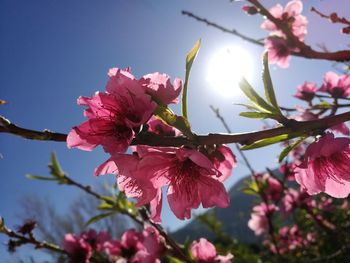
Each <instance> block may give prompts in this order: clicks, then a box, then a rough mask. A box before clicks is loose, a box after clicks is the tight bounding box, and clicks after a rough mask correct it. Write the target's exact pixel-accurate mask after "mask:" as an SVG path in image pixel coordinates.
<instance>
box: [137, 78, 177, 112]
mask: <svg viewBox="0 0 350 263" xmlns="http://www.w3.org/2000/svg"><path fill="white" fill-rule="evenodd" d="M140 83H141V84H142V86H143V87H144V88H145V90H146V93H147V94H149V95H151V96H152V97H153V99H154V100H155V101H157V102H158V103H162V104H165V105H168V104H169V103H178V99H177V97H178V96H179V94H180V92H181V89H182V81H181V79H179V78H176V79H175V80H174V85H172V84H171V83H170V77H169V76H168V75H166V74H160V73H158V72H156V73H152V74H148V75H145V76H143V77H142V78H141V79H140Z"/></svg>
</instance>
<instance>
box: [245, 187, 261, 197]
mask: <svg viewBox="0 0 350 263" xmlns="http://www.w3.org/2000/svg"><path fill="white" fill-rule="evenodd" d="M243 193H245V194H247V195H258V193H257V192H255V191H254V190H253V189H250V188H246V189H244V190H243Z"/></svg>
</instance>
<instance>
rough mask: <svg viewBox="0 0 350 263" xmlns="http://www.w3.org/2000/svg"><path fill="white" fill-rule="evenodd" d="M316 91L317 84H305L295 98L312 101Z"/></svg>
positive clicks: (298, 88)
mask: <svg viewBox="0 0 350 263" xmlns="http://www.w3.org/2000/svg"><path fill="white" fill-rule="evenodd" d="M316 90H317V86H316V84H315V83H312V82H305V83H304V84H302V85H299V86H298V87H297V93H296V94H295V95H294V97H296V98H298V99H301V100H306V101H312V99H313V98H314V96H315V93H316Z"/></svg>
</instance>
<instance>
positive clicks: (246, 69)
mask: <svg viewBox="0 0 350 263" xmlns="http://www.w3.org/2000/svg"><path fill="white" fill-rule="evenodd" d="M252 76H253V59H252V56H251V55H250V54H249V52H248V51H247V50H245V49H244V48H241V47H239V46H226V47H224V48H221V49H219V50H217V51H216V52H215V53H214V54H213V55H212V57H211V59H210V61H209V65H208V72H207V81H208V82H209V84H210V86H211V87H212V88H213V89H215V90H216V91H217V92H218V93H219V94H221V95H223V96H226V97H234V96H238V95H239V94H240V91H239V87H238V83H239V81H240V80H241V78H242V77H245V78H246V79H247V80H248V81H251V80H252Z"/></svg>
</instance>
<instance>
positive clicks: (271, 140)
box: [241, 134, 298, 150]
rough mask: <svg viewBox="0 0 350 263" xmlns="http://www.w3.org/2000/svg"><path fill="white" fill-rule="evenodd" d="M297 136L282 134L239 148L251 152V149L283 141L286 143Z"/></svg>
mask: <svg viewBox="0 0 350 263" xmlns="http://www.w3.org/2000/svg"><path fill="white" fill-rule="evenodd" d="M297 136H298V135H297V134H282V135H278V136H275V137H271V138H266V139H262V140H259V141H256V142H254V143H252V144H249V145H245V146H243V147H241V150H252V149H256V148H260V147H264V146H267V145H270V144H275V143H278V142H283V141H286V140H289V139H293V138H295V137H297Z"/></svg>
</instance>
